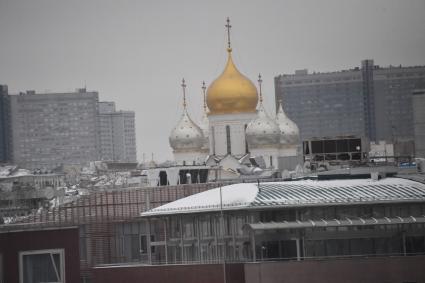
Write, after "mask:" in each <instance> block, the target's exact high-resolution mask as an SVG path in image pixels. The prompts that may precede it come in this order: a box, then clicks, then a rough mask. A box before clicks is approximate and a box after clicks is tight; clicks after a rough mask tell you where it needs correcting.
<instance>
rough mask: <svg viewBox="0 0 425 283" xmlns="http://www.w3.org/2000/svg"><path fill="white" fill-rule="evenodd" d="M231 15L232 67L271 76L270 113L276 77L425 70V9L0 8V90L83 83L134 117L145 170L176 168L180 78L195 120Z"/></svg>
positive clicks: (22, 4) (296, 5) (217, 66)
mask: <svg viewBox="0 0 425 283" xmlns="http://www.w3.org/2000/svg"><path fill="white" fill-rule="evenodd" d="M227 16H229V17H230V18H231V21H232V23H231V24H232V26H233V28H232V47H233V50H234V52H233V54H234V59H235V63H236V65H237V66H238V68H239V69H240V71H241V72H242V73H244V74H245V75H247V76H248V77H249V78H251V80H253V81H254V82H256V78H257V74H258V73H259V72H261V73H262V75H263V90H264V91H263V92H264V95H265V102H266V104H267V108H268V109H269V110H270V111H272V109H273V105H274V101H273V97H274V85H273V78H274V76H276V75H278V74H283V73H293V71H294V70H296V69H304V68H308V69H309V70H310V71H334V70H341V69H347V68H351V67H355V66H359V64H360V61H361V60H362V59H366V58H371V59H374V60H375V64H379V65H389V64H392V65H398V64H402V65H425V0H419V1H410V0H406V1H401V0H400V1H390V0H382V1H373V0H361V1H360V0H352V1H344V0H326V1H323V0H322V1H317V0H311V1H306V0H292V1H284V0H280V1H278V0H276V1H249V0H240V1H229V0H227V1H226V0H220V1H218V0H215V1H202V0H190V1H173V0H169V1H141V0H138V1H136V0H134V1H124V0H120V1H116V0H111V1H104V0H81V1H74V0H68V1H59V0H56V1H55V0H51V1H46V0H28V1H20V0H0V36H1V37H0V38H1V40H0V84H7V85H8V86H9V91H10V93H17V92H19V91H25V90H30V89H34V90H36V91H38V92H44V91H46V90H47V91H49V92H64V91H70V90H74V89H76V88H80V87H83V86H84V85H85V84H86V85H87V89H88V90H96V91H98V92H99V98H100V100H102V101H115V102H116V104H117V108H118V109H122V110H134V111H135V112H136V127H137V129H136V131H137V150H138V159H139V160H140V161H141V160H142V154H143V153H146V158H147V159H148V158H150V155H151V152H153V153H154V154H155V159H157V160H160V161H163V160H165V159H171V158H172V154H171V149H170V147H169V144H168V135H169V133H170V131H171V129H172V127H174V125H175V124H176V122H177V120H178V119H179V117H180V115H181V111H182V109H181V88H180V82H181V79H182V77H184V78H185V79H186V82H187V93H188V104H189V106H188V107H189V111H190V114H191V116H192V118H193V119H194V120H196V121H198V120H199V118H200V116H201V112H202V95H201V82H202V80H205V82H206V83H207V84H209V83H210V82H211V81H213V80H214V79H215V78H216V77H217V76H218V75H219V74H220V73H221V71H222V69H223V67H224V64H225V61H226V51H225V42H226V31H225V28H224V25H225V19H226V17H227Z"/></svg>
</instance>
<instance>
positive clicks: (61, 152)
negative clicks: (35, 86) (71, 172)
mask: <svg viewBox="0 0 425 283" xmlns="http://www.w3.org/2000/svg"><path fill="white" fill-rule="evenodd" d="M10 102H11V126H12V140H13V151H12V152H13V154H12V157H13V162H14V163H15V164H18V165H20V166H21V167H24V168H29V169H34V168H47V169H53V168H55V167H58V166H60V165H62V164H67V165H68V164H71V165H84V164H86V163H87V162H89V161H95V160H98V159H99V154H98V153H99V149H98V144H99V137H98V93H97V92H87V91H86V90H85V89H79V90H77V91H76V92H70V93H35V91H27V92H26V93H21V94H19V95H11V96H10Z"/></svg>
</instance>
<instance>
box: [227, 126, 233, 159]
mask: <svg viewBox="0 0 425 283" xmlns="http://www.w3.org/2000/svg"><path fill="white" fill-rule="evenodd" d="M226 140H227V154H232V144H231V141H230V126H229V125H227V126H226Z"/></svg>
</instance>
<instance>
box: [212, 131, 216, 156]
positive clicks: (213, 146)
mask: <svg viewBox="0 0 425 283" xmlns="http://www.w3.org/2000/svg"><path fill="white" fill-rule="evenodd" d="M211 140H212V141H211V147H212V150H213V151H212V153H213V155H215V132H214V127H211Z"/></svg>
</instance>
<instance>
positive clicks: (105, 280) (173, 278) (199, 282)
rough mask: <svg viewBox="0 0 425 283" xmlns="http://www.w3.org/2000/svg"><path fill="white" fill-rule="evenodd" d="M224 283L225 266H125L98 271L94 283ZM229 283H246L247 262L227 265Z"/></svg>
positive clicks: (95, 271)
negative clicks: (245, 263)
mask: <svg viewBox="0 0 425 283" xmlns="http://www.w3.org/2000/svg"><path fill="white" fill-rule="evenodd" d="M109 282H110V283H121V282H122V283H124V282H143V283H158V282H167V283H221V282H224V276H223V265H222V264H179V265H156V266H152V265H150V266H147V265H127V266H125V265H122V266H105V267H96V268H94V283H109ZM226 282H227V283H244V282H245V278H244V265H243V263H240V264H239V263H235V264H226Z"/></svg>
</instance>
